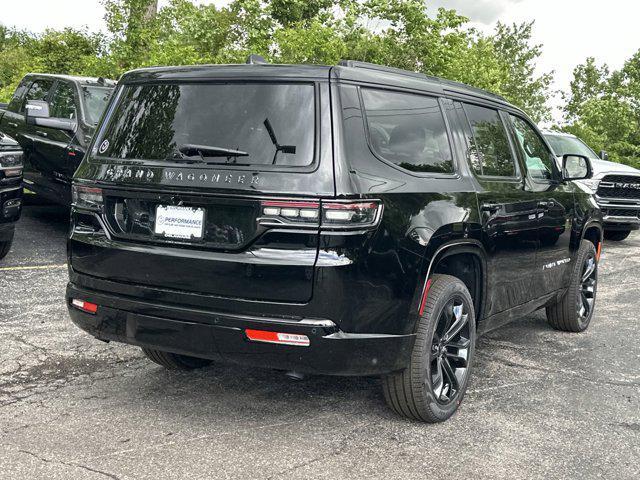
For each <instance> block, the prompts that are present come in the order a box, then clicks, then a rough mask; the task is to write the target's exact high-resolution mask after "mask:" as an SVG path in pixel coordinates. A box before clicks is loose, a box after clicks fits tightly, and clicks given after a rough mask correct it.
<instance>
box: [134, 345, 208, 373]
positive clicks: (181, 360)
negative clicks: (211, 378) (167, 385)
mask: <svg viewBox="0 0 640 480" xmlns="http://www.w3.org/2000/svg"><path fill="white" fill-rule="evenodd" d="M142 351H143V352H144V354H145V355H146V356H147V358H148V359H149V360H151V361H152V362H155V363H157V364H158V365H160V366H162V367H164V368H166V369H168V370H194V369H196V368H202V367H206V366H207V365H210V364H211V360H207V359H206V358H197V357H189V356H187V355H179V354H177V353H170V352H163V351H161V350H154V349H152V348H144V347H143V348H142Z"/></svg>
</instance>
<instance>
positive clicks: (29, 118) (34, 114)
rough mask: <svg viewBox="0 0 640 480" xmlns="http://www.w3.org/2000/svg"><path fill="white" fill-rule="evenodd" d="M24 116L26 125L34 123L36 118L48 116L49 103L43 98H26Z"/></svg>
mask: <svg viewBox="0 0 640 480" xmlns="http://www.w3.org/2000/svg"><path fill="white" fill-rule="evenodd" d="M24 108H25V114H24V118H25V121H26V122H27V124H28V125H35V124H36V118H49V117H50V116H51V115H50V114H49V104H48V103H47V102H45V101H44V100H27V104H26V105H25V106H24Z"/></svg>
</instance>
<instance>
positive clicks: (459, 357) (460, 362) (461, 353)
mask: <svg viewBox="0 0 640 480" xmlns="http://www.w3.org/2000/svg"><path fill="white" fill-rule="evenodd" d="M468 355H469V351H468V350H466V349H460V350H458V351H457V352H455V353H454V352H450V351H448V350H447V353H446V357H447V359H448V360H449V362H454V365H455V366H456V367H457V368H466V367H467V357H468Z"/></svg>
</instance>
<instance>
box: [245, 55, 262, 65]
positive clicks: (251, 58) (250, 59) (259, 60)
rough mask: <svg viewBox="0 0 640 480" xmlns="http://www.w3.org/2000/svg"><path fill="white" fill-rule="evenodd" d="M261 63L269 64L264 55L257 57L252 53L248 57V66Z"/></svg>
mask: <svg viewBox="0 0 640 480" xmlns="http://www.w3.org/2000/svg"><path fill="white" fill-rule="evenodd" d="M261 63H267V61H266V60H265V59H264V57H263V56H262V55H256V54H255V53H252V54H251V55H249V56H248V57H247V65H259V64H261Z"/></svg>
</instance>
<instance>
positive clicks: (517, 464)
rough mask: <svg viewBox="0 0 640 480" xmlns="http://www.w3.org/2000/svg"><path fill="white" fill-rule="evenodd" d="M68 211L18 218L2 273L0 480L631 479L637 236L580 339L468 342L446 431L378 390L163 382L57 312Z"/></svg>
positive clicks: (535, 326)
mask: <svg viewBox="0 0 640 480" xmlns="http://www.w3.org/2000/svg"><path fill="white" fill-rule="evenodd" d="M67 227H68V213H67V212H66V211H65V210H64V209H60V208H56V207H48V206H30V207H27V208H26V209H25V211H24V216H23V219H22V220H21V223H20V224H19V225H18V230H17V234H16V242H15V244H14V248H13V250H12V252H11V253H10V254H9V255H8V256H7V257H6V259H5V260H4V261H2V262H1V263H0V345H2V348H1V349H0V478H7V479H9V478H12V479H13V478H47V479H55V478H60V479H70V478H74V479H80V478H113V479H126V478H149V479H158V478H192V479H200V478H238V479H247V478H327V479H337V478H352V479H360V478H387V479H397V478H412V479H413V478H434V479H439V478H474V479H479V478H492V479H493V478H545V479H549V478H581V479H584V478H597V477H603V476H607V477H609V476H611V477H614V478H617V479H623V478H624V479H627V478H628V479H637V478H640V342H639V341H640V332H639V330H640V322H639V321H638V308H639V307H640V234H637V233H635V234H633V235H632V236H631V237H630V238H629V239H628V240H627V241H625V242H621V243H614V242H611V243H607V244H606V246H605V249H604V253H603V256H602V262H601V269H600V284H599V292H598V300H597V308H596V316H595V318H594V319H593V321H592V324H591V327H590V328H589V330H588V331H587V332H585V333H583V334H569V333H561V332H557V331H554V330H552V329H551V328H550V327H549V326H548V325H547V323H546V322H545V320H544V314H543V312H538V313H536V314H535V315H532V316H529V317H526V318H523V319H521V320H519V321H518V322H515V323H513V324H511V325H509V326H506V327H503V328H501V329H499V330H496V331H494V332H491V333H490V334H488V335H487V336H485V337H483V338H481V339H480V340H479V343H478V349H477V355H476V363H475V366H474V372H473V375H472V380H471V386H470V388H469V391H468V393H467V396H466V398H465V400H464V403H463V404H462V406H461V408H460V410H459V412H458V413H457V414H456V415H454V417H453V418H452V419H451V420H449V421H448V422H446V423H444V424H439V425H426V424H420V423H415V422H410V421H407V420H404V419H402V418H399V417H397V416H395V415H394V414H393V413H392V412H391V411H390V410H388V409H387V407H386V406H385V404H384V400H383V398H382V394H381V390H380V381H379V379H377V378H331V377H307V378H306V379H304V380H302V381H293V380H290V379H288V378H286V377H285V376H284V375H283V374H282V373H278V372H273V371H269V370H258V369H249V368H243V367H237V366H228V365H214V366H212V367H209V368H206V369H203V370H200V371H197V372H193V373H183V372H178V373H176V372H168V371H165V370H163V369H162V368H161V367H159V366H157V365H155V364H153V363H151V362H149V361H147V360H146V359H145V358H143V356H142V353H141V352H140V350H139V349H137V348H135V347H131V346H126V345H121V344H113V343H111V344H106V343H102V342H99V341H97V340H95V339H93V338H92V337H90V336H89V335H87V334H85V333H83V332H82V331H80V330H79V329H78V328H76V327H75V326H74V325H72V324H71V322H70V320H69V318H68V314H67V310H66V307H65V305H64V288H65V285H66V282H67V270H66V265H65V262H66V254H65V235H66V232H67Z"/></svg>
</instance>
